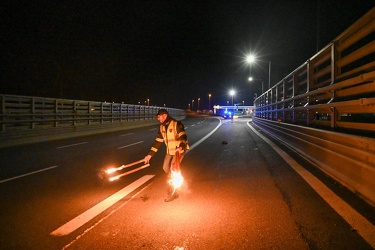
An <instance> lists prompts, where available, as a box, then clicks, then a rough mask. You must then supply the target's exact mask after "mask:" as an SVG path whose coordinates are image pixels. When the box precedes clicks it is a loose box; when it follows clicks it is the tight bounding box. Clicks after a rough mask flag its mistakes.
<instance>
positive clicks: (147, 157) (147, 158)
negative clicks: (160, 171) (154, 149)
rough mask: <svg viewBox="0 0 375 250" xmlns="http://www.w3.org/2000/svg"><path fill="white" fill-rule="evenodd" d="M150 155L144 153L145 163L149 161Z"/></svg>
mask: <svg viewBox="0 0 375 250" xmlns="http://www.w3.org/2000/svg"><path fill="white" fill-rule="evenodd" d="M150 159H151V155H146V156H145V158H144V161H145V164H148V163H149V162H150Z"/></svg>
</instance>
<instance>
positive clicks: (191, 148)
mask: <svg viewBox="0 0 375 250" xmlns="http://www.w3.org/2000/svg"><path fill="white" fill-rule="evenodd" d="M221 125H222V123H221V122H220V123H219V124H218V125H217V126H216V128H214V130H212V131H211V132H210V133H208V134H207V135H206V136H204V137H203V138H201V139H200V140H199V141H197V142H196V143H194V144H193V145H191V146H190V148H189V150H188V151H187V152H186V154H188V153H189V152H190V151H191V150H193V149H194V148H195V147H196V146H198V145H199V144H201V143H202V142H204V141H205V140H206V139H207V138H208V137H210V136H211V135H212V134H213V133H215V132H216V130H218V129H219V127H220V126H221Z"/></svg>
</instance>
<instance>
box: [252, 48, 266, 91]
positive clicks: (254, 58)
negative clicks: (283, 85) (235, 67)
mask: <svg viewBox="0 0 375 250" xmlns="http://www.w3.org/2000/svg"><path fill="white" fill-rule="evenodd" d="M256 60H257V59H256V57H255V56H254V55H252V54H249V55H248V56H246V62H247V63H248V64H252V63H254V62H255V61H256ZM270 88H271V61H269V62H268V89H270ZM262 92H263V91H262Z"/></svg>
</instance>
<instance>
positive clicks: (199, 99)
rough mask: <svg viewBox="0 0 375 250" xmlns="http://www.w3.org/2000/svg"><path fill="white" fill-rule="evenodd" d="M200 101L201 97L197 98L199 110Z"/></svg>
mask: <svg viewBox="0 0 375 250" xmlns="http://www.w3.org/2000/svg"><path fill="white" fill-rule="evenodd" d="M200 101H201V98H198V109H197V110H199V103H200Z"/></svg>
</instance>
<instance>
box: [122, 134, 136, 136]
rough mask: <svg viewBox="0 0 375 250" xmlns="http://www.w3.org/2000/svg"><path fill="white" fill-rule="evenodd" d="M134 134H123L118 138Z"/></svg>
mask: <svg viewBox="0 0 375 250" xmlns="http://www.w3.org/2000/svg"><path fill="white" fill-rule="evenodd" d="M132 134H134V133H128V134H123V135H120V136H128V135H132Z"/></svg>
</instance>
